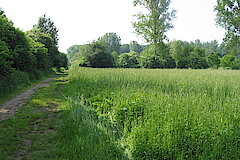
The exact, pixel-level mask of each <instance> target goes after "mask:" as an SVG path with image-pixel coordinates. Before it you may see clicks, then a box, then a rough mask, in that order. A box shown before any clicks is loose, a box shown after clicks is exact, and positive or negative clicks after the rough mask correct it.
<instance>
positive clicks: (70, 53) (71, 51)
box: [67, 45, 80, 63]
mask: <svg viewBox="0 0 240 160" xmlns="http://www.w3.org/2000/svg"><path fill="white" fill-rule="evenodd" d="M79 49H80V45H73V46H71V47H69V48H68V49H67V58H68V60H69V61H70V63H71V60H72V58H73V57H74V55H75V54H78V53H79Z"/></svg>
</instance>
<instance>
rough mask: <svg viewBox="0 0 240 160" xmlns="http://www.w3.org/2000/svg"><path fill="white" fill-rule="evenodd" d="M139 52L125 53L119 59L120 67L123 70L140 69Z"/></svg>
mask: <svg viewBox="0 0 240 160" xmlns="http://www.w3.org/2000/svg"><path fill="white" fill-rule="evenodd" d="M138 58H139V54H138V53H137V52H134V51H132V52H130V53H123V54H121V55H119V57H118V66H119V67H123V68H139V62H138Z"/></svg>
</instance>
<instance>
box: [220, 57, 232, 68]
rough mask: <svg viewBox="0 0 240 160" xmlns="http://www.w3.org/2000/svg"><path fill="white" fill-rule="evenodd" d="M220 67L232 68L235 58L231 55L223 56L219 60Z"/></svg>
mask: <svg viewBox="0 0 240 160" xmlns="http://www.w3.org/2000/svg"><path fill="white" fill-rule="evenodd" d="M220 61H221V66H222V67H225V68H226V67H232V66H233V64H234V61H235V56H234V55H233V54H227V55H225V56H223V57H222V58H221V59H220Z"/></svg>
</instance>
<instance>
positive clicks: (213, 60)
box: [207, 52, 220, 68]
mask: <svg viewBox="0 0 240 160" xmlns="http://www.w3.org/2000/svg"><path fill="white" fill-rule="evenodd" d="M207 61H208V64H209V66H210V67H213V68H218V67H219V66H220V57H219V56H218V54H217V53H216V52H212V53H210V54H209V56H208V57H207Z"/></svg>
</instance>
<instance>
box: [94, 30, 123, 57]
mask: <svg viewBox="0 0 240 160" xmlns="http://www.w3.org/2000/svg"><path fill="white" fill-rule="evenodd" d="M98 41H99V42H101V43H103V44H105V45H106V51H107V52H108V53H112V52H113V51H116V52H117V53H118V54H120V48H121V38H120V37H119V36H118V35H117V34H116V33H112V32H111V33H106V34H105V35H104V36H102V37H100V38H98Z"/></svg>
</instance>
